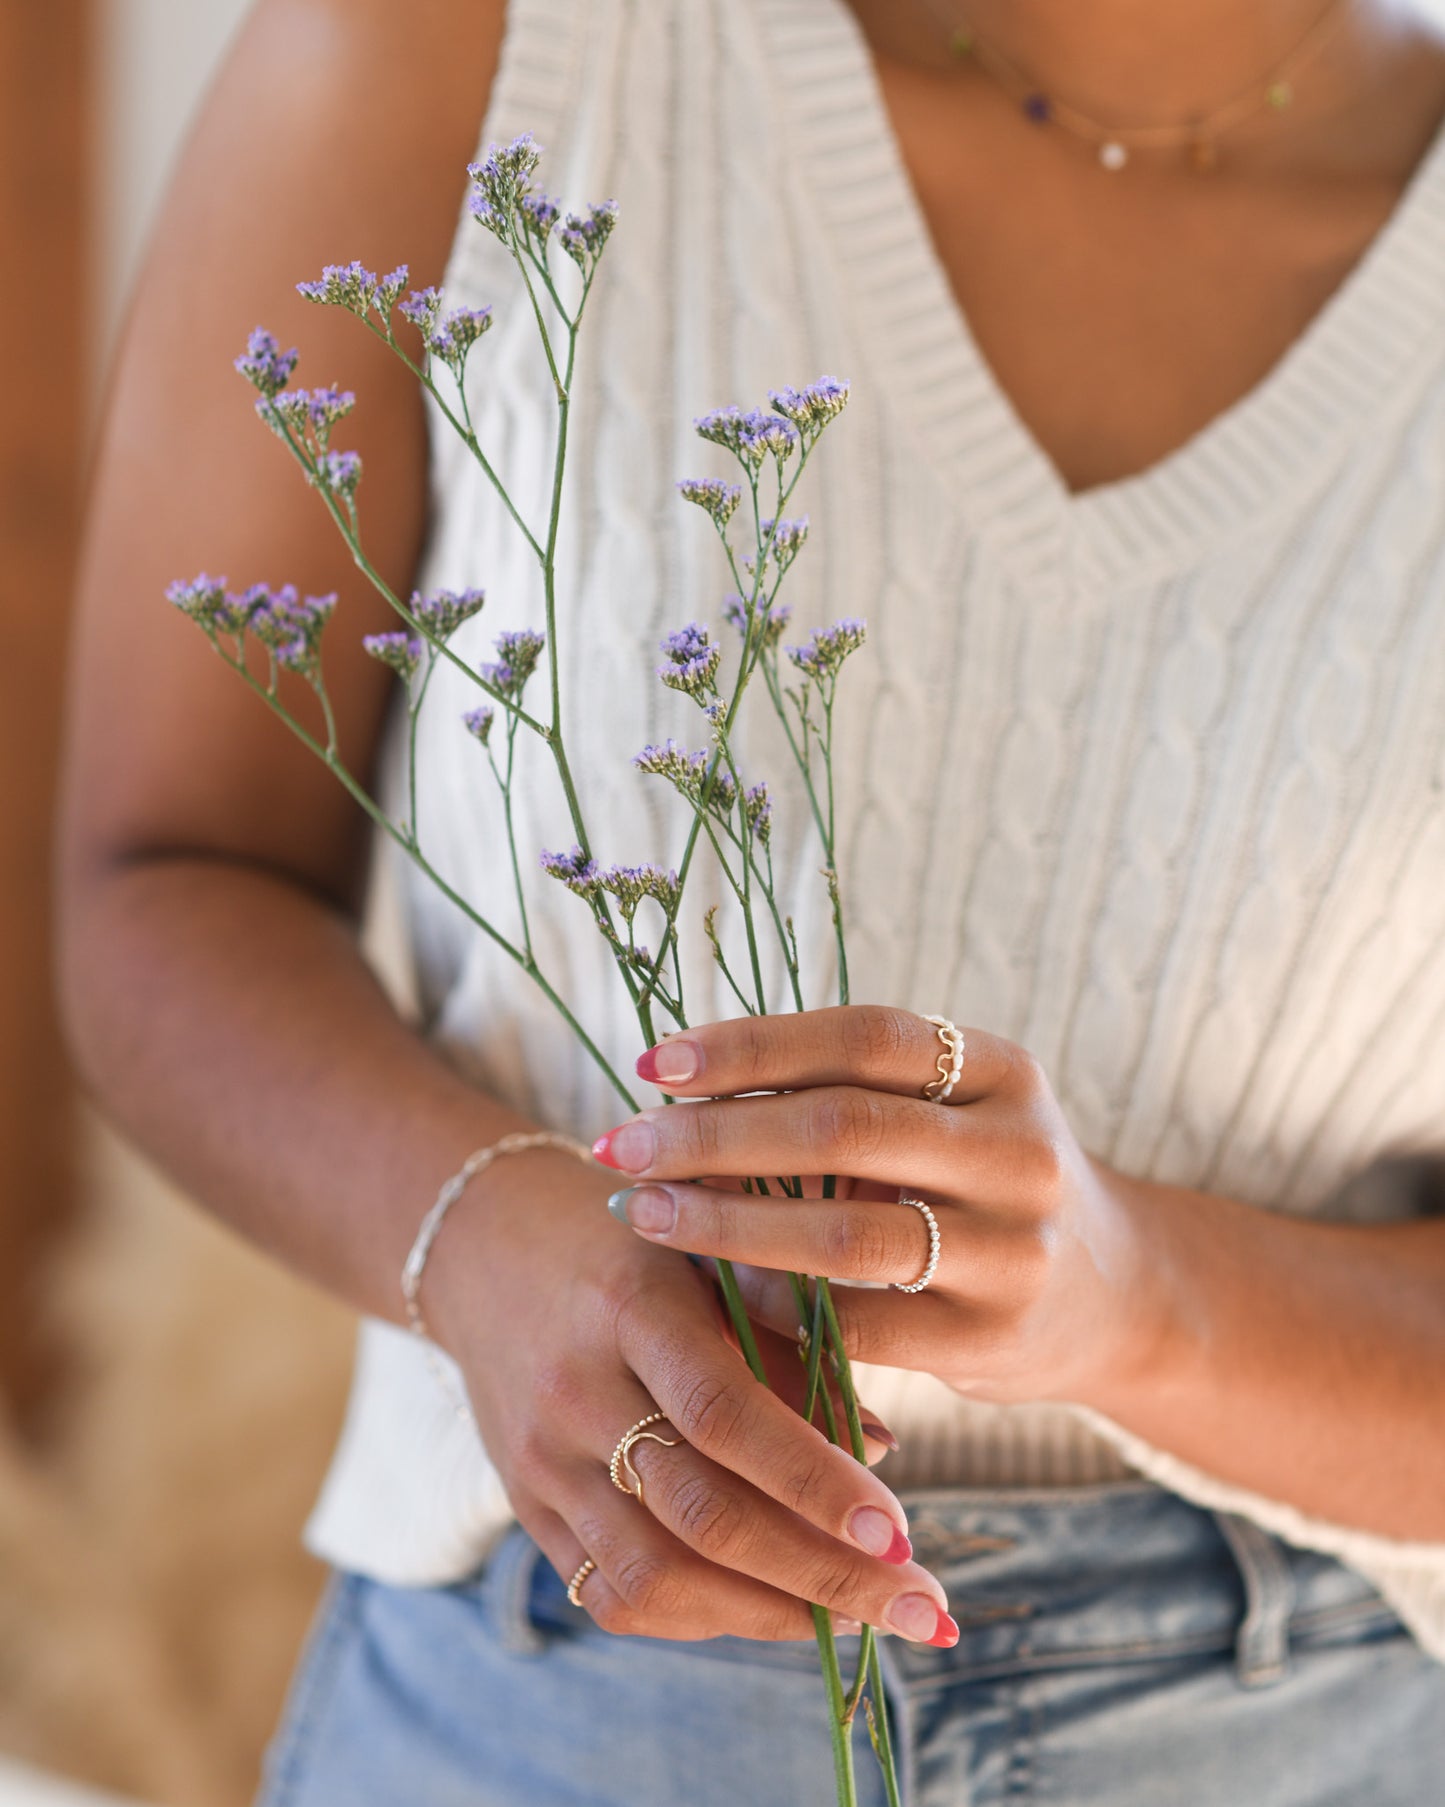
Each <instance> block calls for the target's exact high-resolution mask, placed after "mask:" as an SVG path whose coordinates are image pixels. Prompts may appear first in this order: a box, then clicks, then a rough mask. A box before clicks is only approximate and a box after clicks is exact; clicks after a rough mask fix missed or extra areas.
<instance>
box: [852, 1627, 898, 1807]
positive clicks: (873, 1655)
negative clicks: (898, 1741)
mask: <svg viewBox="0 0 1445 1807" xmlns="http://www.w3.org/2000/svg"><path fill="white" fill-rule="evenodd" d="M859 1654H860V1656H861V1654H862V1653H861V1650H860V1652H859ZM868 1693H869V1696H870V1702H869V1704H870V1706H871V1708H872V1710H871V1711H870V1713H869V1715H868V1731H869V1735H870V1737H871V1738H872V1740H873V1754H874V1755H875V1756H876V1757H877V1759H878V1767H879V1768H880V1769H881V1770H882V1771H883V1786H884V1787H885V1788H886V1789H887V1791H888V1807H903V1797H902V1796H901V1794H900V1793H899V1791H898V1765H897V1762H896V1760H895V1759H894V1756H893V1738H892V1734H891V1733H890V1731H889V1729H888V1696H887V1695H886V1694H885V1693H884V1692H883V1669H882V1665H881V1664H880V1663H879V1661H878V1639H877V1638H876V1637H873V1638H870V1640H869V1644H868Z"/></svg>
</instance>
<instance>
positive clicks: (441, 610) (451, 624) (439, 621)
mask: <svg viewBox="0 0 1445 1807" xmlns="http://www.w3.org/2000/svg"><path fill="white" fill-rule="evenodd" d="M486 600H487V593H486V591H485V590H437V591H435V592H434V593H433V594H432V595H430V596H423V595H422V593H421V591H420V590H413V591H412V596H411V612H412V614H413V615H415V616H416V618H417V620H418V621H419V622H420V623H421V624H422V626H423V627H424V628H425V629H426V630H427V632H428V633H429V634H430V635H431V637H432V639H433V640H450V639H451V637H452V635H453V634H454V633H455V632H456V631H457V629H458V628H459V627H460V626H461V625H462V623H463V622H464V621H470V620H471V618H472V616H473V615H476V614H480V612H481V608H482V604H483V603H484V602H485V601H486Z"/></svg>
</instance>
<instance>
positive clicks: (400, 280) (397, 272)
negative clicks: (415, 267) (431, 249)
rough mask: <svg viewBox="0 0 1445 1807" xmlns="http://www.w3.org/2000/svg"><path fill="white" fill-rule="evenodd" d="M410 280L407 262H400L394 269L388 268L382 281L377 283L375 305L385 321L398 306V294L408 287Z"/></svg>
mask: <svg viewBox="0 0 1445 1807" xmlns="http://www.w3.org/2000/svg"><path fill="white" fill-rule="evenodd" d="M410 280H411V271H410V270H409V269H408V268H407V266H406V265H405V264H398V265H397V266H396V268H395V269H394V270H388V271H387V273H386V275H385V276H383V277H382V279H381V281H380V282H379V283H377V285H376V302H375V306H376V311H377V313H378V314H380V315H381V318H382V319H383V321H384V320H385V319H386V317H387V315H388V314H389V313H390V312H391V310H392V309H393V308H394V307H395V306H396V298H397V296H398V295H400V293H401V291H402V290H403V289H404V288H405V287H406V285H407V283H408V282H409V281H410Z"/></svg>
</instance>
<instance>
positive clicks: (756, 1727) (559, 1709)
mask: <svg viewBox="0 0 1445 1807" xmlns="http://www.w3.org/2000/svg"><path fill="white" fill-rule="evenodd" d="M906 1503H907V1505H908V1507H909V1515H910V1520H911V1523H912V1530H913V1538H914V1543H915V1547H916V1549H917V1552H918V1555H919V1558H920V1560H921V1561H922V1562H924V1563H926V1564H927V1565H928V1566H929V1567H930V1568H931V1569H932V1570H933V1571H934V1573H935V1574H937V1575H938V1577H939V1579H940V1580H941V1581H942V1582H943V1584H944V1586H945V1587H946V1588H947V1590H948V1596H949V1606H950V1610H951V1611H952V1612H953V1615H954V1617H955V1618H956V1619H957V1620H958V1621H959V1624H960V1626H961V1627H962V1631H963V1636H962V1638H961V1640H960V1642H959V1644H958V1646H957V1648H956V1649H954V1650H948V1651H941V1650H930V1649H926V1648H920V1647H917V1646H914V1645H910V1644H906V1643H904V1642H903V1641H902V1640H901V1639H898V1638H886V1639H884V1640H883V1641H882V1646H881V1648H882V1652H883V1661H884V1668H885V1675H886V1686H887V1689H888V1694H889V1707H890V1710H891V1712H892V1715H893V1725H894V1729H895V1738H896V1743H897V1748H898V1751H899V1755H900V1765H901V1771H902V1783H903V1799H904V1801H905V1802H906V1803H908V1807H995V1803H1007V1804H1009V1807H1020V1804H1023V1803H1029V1802H1036V1803H1039V1804H1040V1807H1042V1804H1043V1803H1049V1807H1091V1804H1092V1803H1100V1807H1104V1804H1107V1807H1439V1804H1440V1803H1441V1802H1442V1801H1445V1667H1442V1666H1441V1665H1439V1664H1437V1663H1434V1662H1432V1661H1430V1659H1428V1658H1427V1657H1425V1656H1424V1655H1423V1654H1422V1653H1421V1651H1420V1650H1419V1648H1418V1646H1417V1645H1416V1644H1415V1643H1414V1642H1413V1641H1412V1640H1411V1638H1410V1637H1409V1636H1408V1634H1407V1633H1406V1632H1405V1630H1404V1629H1403V1627H1402V1626H1401V1624H1400V1622H1399V1620H1398V1619H1397V1618H1396V1617H1395V1615H1394V1613H1393V1612H1391V1610H1390V1609H1389V1607H1387V1606H1386V1605H1385V1604H1384V1602H1383V1601H1382V1600H1381V1599H1380V1597H1379V1595H1378V1594H1377V1593H1376V1592H1375V1591H1374V1589H1373V1588H1371V1587H1370V1585H1369V1584H1368V1583H1367V1582H1365V1581H1363V1580H1362V1579H1361V1578H1360V1577H1359V1576H1357V1575H1356V1574H1354V1573H1353V1572H1352V1571H1351V1570H1349V1569H1347V1568H1344V1567H1342V1566H1341V1565H1340V1564H1339V1563H1336V1562H1334V1561H1331V1560H1330V1559H1328V1558H1326V1557H1322V1556H1316V1555H1310V1554H1306V1553H1303V1552H1301V1551H1297V1550H1292V1549H1289V1548H1287V1547H1286V1546H1284V1545H1282V1544H1280V1543H1279V1542H1277V1541H1276V1540H1275V1539H1274V1538H1272V1537H1270V1536H1269V1535H1267V1534H1266V1533H1265V1532H1263V1531H1261V1530H1259V1529H1258V1528H1257V1527H1256V1526H1254V1525H1252V1524H1250V1523H1248V1522H1246V1521H1244V1520H1240V1519H1235V1518H1231V1517H1228V1516H1225V1515H1223V1514H1215V1513H1210V1512H1204V1511H1200V1510H1198V1509H1197V1508H1195V1507H1193V1506H1190V1505H1188V1504H1186V1503H1185V1502H1184V1501H1182V1500H1179V1499H1177V1498H1175V1497H1174V1496H1173V1495H1171V1494H1168V1493H1165V1492H1162V1491H1160V1490H1158V1489H1156V1488H1154V1487H1151V1486H1147V1485H1137V1486H1136V1485H1132V1484H1129V1485H1124V1486H1117V1487H1096V1488H1072V1489H1061V1490H1059V1491H1052V1490H1050V1491H1048V1492H997V1493H994V1492H951V1491H950V1492H927V1493H919V1494H915V1495H912V1496H909V1497H908V1499H907V1501H906ZM841 1648H842V1651H843V1654H844V1657H845V1661H846V1659H847V1658H849V1657H851V1656H852V1655H853V1653H854V1651H855V1650H856V1640H855V1639H845V1640H843V1642H842V1646H841ZM860 1719H861V1715H860ZM858 1770H859V1780H860V1799H861V1800H862V1801H863V1802H865V1803H867V1804H868V1807H882V1803H883V1798H884V1797H883V1791H882V1787H881V1785H880V1783H879V1781H878V1778H877V1773H876V1770H875V1768H874V1765H873V1760H872V1756H871V1753H870V1752H869V1751H868V1749H867V1745H866V1741H865V1740H864V1738H863V1736H862V1734H861V1731H860V1734H859V1738H858ZM266 1776H267V1779H266V1782H265V1785H264V1787H263V1789H262V1793H261V1795H260V1798H259V1807H724V1804H726V1807H738V1804H746V1807H832V1802H833V1799H834V1796H833V1784H832V1774H831V1765H830V1761H829V1745H828V1734H827V1726H826V1721H825V1717H824V1713H823V1707H822V1688H821V1683H820V1680H819V1674H818V1665H817V1657H816V1654H815V1652H814V1651H813V1649H812V1647H811V1645H806V1644H756V1643H750V1642H747V1641H745V1640H741V1639H730V1638H721V1639H717V1640H714V1641H712V1642H710V1643H702V1644H674V1643H664V1642H657V1641H654V1640H651V1639H645V1638H617V1637H611V1636H609V1635H608V1634H607V1633H605V1632H602V1631H599V1630H597V1629H596V1627H595V1626H593V1624H592V1623H591V1621H590V1620H589V1619H588V1618H587V1616H586V1614H585V1613H583V1612H581V1611H578V1610H576V1609H574V1608H573V1607H571V1606H569V1605H568V1603H567V1598H566V1593H565V1590H564V1587H563V1584H562V1582H561V1581H560V1580H559V1579H558V1577H557V1576H556V1574H555V1573H554V1572H553V1571H552V1569H551V1568H550V1566H549V1565H548V1564H547V1562H546V1561H545V1560H544V1559H543V1558H542V1557H541V1556H540V1555H539V1553H538V1551H537V1549H536V1546H535V1545H534V1544H533V1543H532V1542H531V1540H530V1539H529V1538H528V1537H527V1536H526V1535H525V1533H523V1532H521V1531H519V1530H514V1531H513V1532H512V1533H510V1534H509V1536H508V1537H507V1538H506V1539H505V1541H504V1542H503V1543H502V1544H501V1545H500V1546H499V1548H498V1549H497V1551H496V1553H495V1555H494V1556H493V1557H492V1559H491V1560H490V1561H489V1562H488V1564H487V1565H486V1567H485V1569H484V1570H482V1571H481V1572H480V1573H479V1574H478V1575H476V1576H474V1577H471V1578H470V1579H468V1580H467V1581H465V1582H462V1583H460V1584H458V1585H456V1586H454V1587H445V1588H417V1589H407V1588H394V1587H386V1586H383V1585H380V1584H378V1583H376V1582H373V1581H368V1580H365V1579H362V1578H361V1577H359V1576H355V1575H338V1576H337V1577H335V1579H334V1580H333V1582H332V1585H331V1587H330V1590H329V1593H328V1597H327V1599H326V1601H325V1603H324V1605H323V1608H322V1611H321V1614H320V1617H319V1619H318V1622H317V1625H316V1628H315V1630H314V1631H313V1634H312V1637H311V1641H310V1645H309V1647H308V1651H307V1654H306V1657H305V1660H304V1662H303V1664H302V1666H301V1669H300V1671H299V1673H298V1675H297V1678H296V1681H295V1683H294V1685H293V1689H292V1696H291V1701H290V1704H289V1707H288V1710H287V1715H286V1718H285V1721H284V1723H283V1725H282V1728H281V1730H280V1732H279V1733H278V1735H277V1737H276V1740H275V1742H274V1744H273V1745H272V1748H271V1752H270V1755H269V1757H268V1759H267V1765H266Z"/></svg>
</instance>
